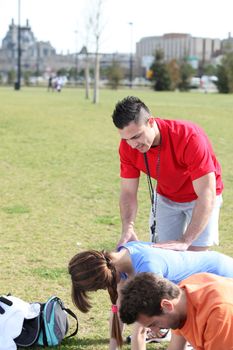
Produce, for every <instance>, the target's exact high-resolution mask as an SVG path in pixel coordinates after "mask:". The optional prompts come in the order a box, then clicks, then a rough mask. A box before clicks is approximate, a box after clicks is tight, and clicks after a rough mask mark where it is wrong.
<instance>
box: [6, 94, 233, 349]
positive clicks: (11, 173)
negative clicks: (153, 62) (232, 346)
mask: <svg viewBox="0 0 233 350" xmlns="http://www.w3.org/2000/svg"><path fill="white" fill-rule="evenodd" d="M130 94H132V95H136V96H138V97H140V98H142V99H143V100H144V102H145V103H146V104H147V105H148V106H150V108H151V111H152V113H153V115H154V116H160V117H164V118H169V119H173V118H178V119H188V120H192V121H194V122H197V123H198V124H199V125H201V126H203V127H204V129H205V130H206V132H207V134H208V135H209V136H210V138H211V140H212V143H213V145H214V148H215V151H216V153H217V156H218V158H219V160H220V162H221V164H222V168H223V179H224V184H225V190H224V204H223V207H222V211H221V222H220V240H221V244H220V246H219V247H218V248H216V249H218V250H219V251H221V252H225V253H226V254H229V255H231V256H233V242H232V232H233V223H232V215H231V213H232V208H233V202H232V198H233V167H232V165H233V162H232V150H233V96H232V95H220V94H199V93H158V92H153V91H149V90H148V91H146V90H144V91H143V90H119V91H111V90H102V91H101V92H100V103H99V104H98V105H93V104H92V103H91V101H88V100H85V99H84V91H83V90H76V89H64V90H63V91H62V93H60V94H59V93H47V91H46V89H42V88H30V89H29V88H23V89H22V90H21V91H14V90H13V89H12V88H0V101H1V105H0V106H1V107H0V111H1V112H0V138H1V151H0V174H1V175H0V178H1V186H0V191H1V195H0V197H1V202H0V222H1V224H0V234H1V275H0V285H1V294H3V293H8V292H10V293H11V294H12V295H15V296H18V297H21V298H22V299H24V300H26V301H45V300H46V299H47V298H48V297H49V296H50V295H53V294H55V295H58V296H59V297H60V298H61V299H63V300H64V302H65V304H66V305H67V306H69V307H70V308H72V310H74V311H76V310H75V308H74V306H73V305H72V302H71V299H70V281H69V276H68V274H67V264H68V261H69V259H70V258H71V257H72V256H73V255H74V254H75V253H76V252H77V251H80V250H84V249H89V248H94V249H103V248H104V249H108V250H111V249H114V248H115V246H116V243H117V241H118V238H119V234H120V229H121V225H120V219H119V210H118V194H119V161H118V142H119V136H118V133H117V131H116V130H115V128H114V126H113V124H112V120H111V113H112V110H113V108H114V105H115V103H116V102H117V101H118V100H119V99H121V98H123V97H125V96H127V95H130ZM139 203H140V206H139V212H138V218H137V225H136V228H137V232H138V235H139V237H140V238H141V239H142V240H148V232H147V230H148V213H149V203H150V202H149V194H148V189H147V183H146V178H145V177H144V176H142V181H141V184H140V193H139ZM109 308H110V301H109V298H108V295H107V293H106V292H97V293H96V294H94V295H93V309H92V310H91V311H90V312H89V313H88V314H87V315H82V314H81V313H79V312H76V313H77V315H78V317H79V321H80V331H79V334H78V337H77V338H76V339H70V340H67V341H65V342H64V344H63V345H62V346H60V347H59V348H60V349H66V350H73V349H78V350H81V349H85V350H94V349H107V348H108V317H109V312H108V310H109ZM129 332H130V329H127V331H126V335H127V334H129ZM154 348H156V349H163V348H164V347H163V346H160V345H156V346H155V345H149V346H148V349H154ZM125 349H129V347H127V346H125Z"/></svg>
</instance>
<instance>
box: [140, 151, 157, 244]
mask: <svg viewBox="0 0 233 350" xmlns="http://www.w3.org/2000/svg"><path fill="white" fill-rule="evenodd" d="M158 147H159V148H158V156H157V162H156V174H157V185H156V191H155V192H154V188H153V185H152V181H151V176H150V167H149V163H148V158H147V154H146V153H143V156H144V161H145V165H146V172H147V183H148V188H149V194H150V200H151V209H152V214H153V223H152V225H151V227H150V230H151V241H152V242H156V240H157V238H158V234H157V232H156V210H157V201H158V195H157V187H158V181H159V174H160V151H161V145H159V146H158Z"/></svg>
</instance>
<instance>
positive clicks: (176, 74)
mask: <svg viewBox="0 0 233 350" xmlns="http://www.w3.org/2000/svg"><path fill="white" fill-rule="evenodd" d="M167 67H168V72H169V75H170V78H171V90H173V91H174V90H176V89H177V88H178V86H179V83H180V66H179V63H178V62H177V60H176V59H173V60H171V61H170V62H169V63H168V66H167Z"/></svg>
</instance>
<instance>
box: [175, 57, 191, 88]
mask: <svg viewBox="0 0 233 350" xmlns="http://www.w3.org/2000/svg"><path fill="white" fill-rule="evenodd" d="M193 74H194V69H193V68H192V66H191V65H190V64H189V63H187V61H186V59H184V60H183V61H182V62H181V64H180V83H179V85H178V86H179V89H180V91H188V90H189V89H190V79H191V77H192V75H193Z"/></svg>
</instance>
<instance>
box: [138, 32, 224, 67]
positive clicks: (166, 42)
mask: <svg viewBox="0 0 233 350" xmlns="http://www.w3.org/2000/svg"><path fill="white" fill-rule="evenodd" d="M157 50H161V51H163V53H164V60H165V61H167V62H169V61H171V60H172V59H176V60H181V59H183V58H192V60H193V62H194V61H196V62H198V63H199V64H202V65H203V64H205V63H211V60H212V57H214V56H215V55H216V53H217V52H219V51H220V50H221V40H220V39H210V38H195V37H192V36H191V35H190V34H186V33H169V34H164V35H163V36H152V37H145V38H142V39H141V40H140V41H139V42H138V43H137V44H136V58H137V61H138V64H139V66H141V67H144V68H147V67H145V64H144V62H145V61H147V62H150V60H151V59H152V58H153V57H154V55H155V52H156V51H157ZM190 60H191V59H190ZM195 64H196V63H195Z"/></svg>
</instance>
